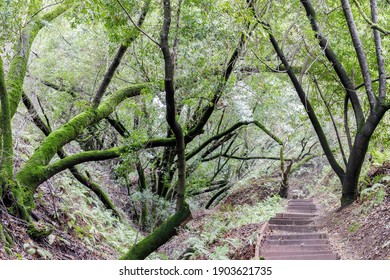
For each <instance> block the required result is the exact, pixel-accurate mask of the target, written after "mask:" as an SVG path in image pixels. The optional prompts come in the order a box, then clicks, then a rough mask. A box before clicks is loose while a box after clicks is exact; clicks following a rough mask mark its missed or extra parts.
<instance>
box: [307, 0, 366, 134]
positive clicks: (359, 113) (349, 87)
mask: <svg viewBox="0 0 390 280" xmlns="http://www.w3.org/2000/svg"><path fill="white" fill-rule="evenodd" d="M301 3H302V5H303V7H304V8H305V10H306V15H307V18H308V19H309V21H310V24H311V27H312V30H313V31H314V32H315V37H316V38H317V40H318V43H319V45H320V47H321V48H322V49H323V51H324V52H325V56H326V58H327V59H328V60H329V61H330V62H331V63H332V67H333V69H334V70H335V72H336V74H337V76H338V77H339V79H340V82H341V84H342V85H343V87H344V89H345V91H346V94H347V95H348V96H349V98H350V100H351V103H352V108H353V111H354V113H355V118H356V124H357V126H358V127H361V126H362V125H363V123H364V114H363V109H362V107H361V104H360V100H359V97H358V95H357V94H356V90H355V86H354V84H353V81H352V80H351V78H350V77H349V76H348V74H347V71H346V70H345V68H344V67H343V65H342V64H341V62H340V60H339V59H338V58H337V55H336V54H335V52H334V51H333V50H332V48H331V47H330V44H329V41H328V39H327V38H326V37H325V36H324V35H323V34H322V31H321V29H320V27H319V24H318V22H317V19H316V12H315V11H314V8H313V6H312V4H311V1H310V0H301Z"/></svg>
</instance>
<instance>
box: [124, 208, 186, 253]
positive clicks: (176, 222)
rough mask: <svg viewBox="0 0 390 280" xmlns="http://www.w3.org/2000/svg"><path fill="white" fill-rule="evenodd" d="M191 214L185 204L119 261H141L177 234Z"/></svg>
mask: <svg viewBox="0 0 390 280" xmlns="http://www.w3.org/2000/svg"><path fill="white" fill-rule="evenodd" d="M190 215H191V212H190V209H189V207H188V205H187V204H186V203H184V204H182V207H181V208H180V209H178V210H177V211H176V213H175V214H174V215H173V216H171V217H170V218H169V219H168V220H167V221H166V222H164V223H163V224H162V225H161V226H159V227H158V228H157V229H156V230H155V231H154V232H153V233H151V234H150V235H149V236H147V237H146V238H145V239H143V240H141V241H140V242H138V243H137V244H136V245H134V246H133V247H132V248H131V249H130V250H129V252H127V253H126V254H125V255H124V256H122V257H121V258H120V259H121V260H143V259H145V258H146V257H147V256H149V255H150V254H151V253H153V252H154V251H156V250H157V249H158V248H159V247H160V246H161V245H163V244H165V243H166V242H167V241H168V240H169V239H171V237H172V236H174V235H175V234H176V233H177V228H178V227H179V226H180V225H181V224H182V223H183V222H184V221H185V220H187V218H188V217H190Z"/></svg>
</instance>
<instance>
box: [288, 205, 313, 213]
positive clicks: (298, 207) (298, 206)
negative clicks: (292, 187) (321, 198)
mask: <svg viewBox="0 0 390 280" xmlns="http://www.w3.org/2000/svg"><path fill="white" fill-rule="evenodd" d="M290 209H302V210H318V208H317V206H315V205H289V206H288V207H287V212H288V211H289V210H290Z"/></svg>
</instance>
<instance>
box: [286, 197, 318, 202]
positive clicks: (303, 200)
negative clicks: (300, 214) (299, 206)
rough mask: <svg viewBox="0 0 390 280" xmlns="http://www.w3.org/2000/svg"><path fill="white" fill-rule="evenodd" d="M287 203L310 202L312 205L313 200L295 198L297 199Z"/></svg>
mask: <svg viewBox="0 0 390 280" xmlns="http://www.w3.org/2000/svg"><path fill="white" fill-rule="evenodd" d="M289 202H311V203H313V199H311V198H303V199H302V198H297V199H292V200H290V201H289Z"/></svg>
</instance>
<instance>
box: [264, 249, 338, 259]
mask: <svg viewBox="0 0 390 280" xmlns="http://www.w3.org/2000/svg"><path fill="white" fill-rule="evenodd" d="M328 254H333V252H332V251H330V250H321V251H291V252H280V251H268V252H263V251H261V255H262V256H264V257H265V258H267V257H283V256H286V257H287V256H304V255H313V256H314V255H328Z"/></svg>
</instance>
